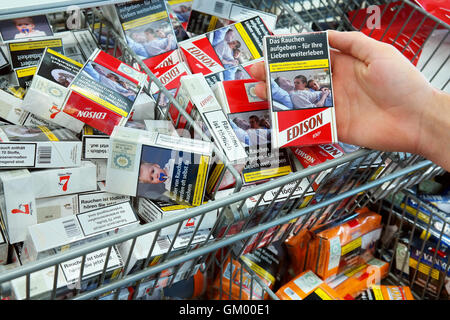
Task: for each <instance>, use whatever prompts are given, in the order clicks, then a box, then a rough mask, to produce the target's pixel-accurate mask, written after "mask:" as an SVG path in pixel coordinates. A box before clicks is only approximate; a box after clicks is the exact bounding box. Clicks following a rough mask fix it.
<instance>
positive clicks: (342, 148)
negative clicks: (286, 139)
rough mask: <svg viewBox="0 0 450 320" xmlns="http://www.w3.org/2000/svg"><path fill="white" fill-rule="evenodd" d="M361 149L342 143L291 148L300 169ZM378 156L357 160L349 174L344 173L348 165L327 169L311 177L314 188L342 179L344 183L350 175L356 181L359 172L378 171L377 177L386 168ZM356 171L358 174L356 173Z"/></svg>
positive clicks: (376, 172)
mask: <svg viewBox="0 0 450 320" xmlns="http://www.w3.org/2000/svg"><path fill="white" fill-rule="evenodd" d="M359 149H360V148H359V147H357V146H352V145H348V144H345V143H342V142H339V143H334V144H320V145H313V146H304V147H291V151H292V153H293V154H294V156H295V157H296V158H297V160H298V161H299V163H300V166H299V167H300V169H303V168H308V167H311V166H315V165H318V164H321V163H324V162H326V161H331V160H334V159H337V158H340V157H342V156H343V155H345V154H348V153H351V152H354V151H357V150H359ZM376 156H377V154H375V153H373V154H371V155H369V156H367V158H365V159H357V160H356V161H354V162H352V165H351V167H350V170H349V171H348V172H344V169H345V168H347V167H346V165H345V164H341V165H338V166H337V167H336V168H334V169H333V168H330V169H325V170H322V171H321V172H320V173H318V174H314V175H311V179H314V181H313V188H314V189H315V190H317V188H318V187H319V185H320V184H322V183H325V184H331V183H334V182H335V180H336V179H341V180H342V181H344V179H345V178H347V177H348V176H349V175H350V174H351V175H353V177H354V178H355V179H356V178H357V177H358V172H361V171H362V170H365V171H366V173H367V170H371V169H373V170H375V169H376V171H375V172H374V175H373V176H372V177H375V176H376V175H377V174H378V173H379V170H381V168H383V167H384V166H385V163H384V161H383V159H382V158H381V157H380V156H378V157H377V158H375V157H376ZM355 170H356V171H357V172H355ZM330 174H331V175H330ZM322 190H326V188H324V187H323V189H322Z"/></svg>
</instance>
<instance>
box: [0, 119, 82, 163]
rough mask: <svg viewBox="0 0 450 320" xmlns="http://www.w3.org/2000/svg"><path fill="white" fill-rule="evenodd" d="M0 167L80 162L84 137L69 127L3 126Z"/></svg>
mask: <svg viewBox="0 0 450 320" xmlns="http://www.w3.org/2000/svg"><path fill="white" fill-rule="evenodd" d="M0 141H1V142H0V151H1V154H2V157H1V158H0V168H2V169H6V168H36V169H44V168H68V167H77V166H80V165H81V141H80V140H79V139H78V138H77V137H76V135H75V134H74V133H73V132H72V131H70V130H68V129H66V128H56V127H45V126H38V127H25V126H19V125H4V126H1V127H0Z"/></svg>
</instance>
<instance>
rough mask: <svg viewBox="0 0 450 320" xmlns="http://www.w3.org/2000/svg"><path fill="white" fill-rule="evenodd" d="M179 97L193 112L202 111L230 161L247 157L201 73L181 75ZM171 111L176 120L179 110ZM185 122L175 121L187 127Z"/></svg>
mask: <svg viewBox="0 0 450 320" xmlns="http://www.w3.org/2000/svg"><path fill="white" fill-rule="evenodd" d="M176 99H177V100H178V101H179V102H180V105H181V107H182V108H184V109H185V110H186V111H187V110H191V112H192V110H194V109H195V110H196V111H197V112H198V113H200V115H201V118H202V120H203V122H204V123H205V125H206V127H207V130H208V132H209V134H210V135H211V136H212V137H213V138H214V142H215V143H216V144H217V146H218V147H219V148H220V149H221V150H222V152H223V153H224V154H225V156H226V157H227V158H228V160H229V161H231V162H236V163H239V161H242V160H244V159H245V158H246V157H247V153H246V152H245V149H244V147H243V146H242V144H241V143H240V142H239V139H238V137H237V136H236V133H235V132H234V131H233V129H232V128H231V125H230V123H229V121H228V119H227V118H226V116H225V113H224V112H223V109H222V107H221V105H220V104H219V102H218V101H217V99H216V97H215V95H214V93H213V92H212V90H211V89H210V88H209V86H208V84H207V83H206V80H205V78H204V77H203V76H202V75H201V74H193V75H189V76H184V77H182V78H181V87H180V89H179V91H178V92H177V95H176ZM169 112H170V113H171V116H172V119H177V116H178V110H176V108H175V107H174V106H172V108H171V110H170V111H169ZM183 119H184V118H183ZM182 123H183V122H182V121H180V123H179V125H178V126H177V124H175V126H176V127H177V128H184V126H183V125H182Z"/></svg>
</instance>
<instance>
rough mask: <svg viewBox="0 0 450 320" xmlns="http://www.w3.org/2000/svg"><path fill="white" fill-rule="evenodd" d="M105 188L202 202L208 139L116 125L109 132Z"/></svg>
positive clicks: (150, 196)
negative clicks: (183, 136)
mask: <svg viewBox="0 0 450 320" xmlns="http://www.w3.org/2000/svg"><path fill="white" fill-rule="evenodd" d="M110 139H111V147H110V153H109V158H108V168H107V173H106V190H107V191H109V192H112V193H117V194H124V195H129V196H134V197H136V196H137V197H144V198H148V199H153V200H175V201H177V202H180V203H185V204H190V205H193V206H198V205H200V204H202V202H203V197H204V194H205V184H206V179H207V175H208V169H209V164H210V158H211V152H212V144H211V143H210V142H206V141H201V140H193V139H188V138H182V137H174V136H168V135H163V134H160V133H157V132H150V131H145V130H138V129H133V128H126V127H116V128H115V129H114V131H113V133H112V135H111V138H110Z"/></svg>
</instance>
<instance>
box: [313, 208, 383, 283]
mask: <svg viewBox="0 0 450 320" xmlns="http://www.w3.org/2000/svg"><path fill="white" fill-rule="evenodd" d="M313 233H314V234H313V239H312V240H311V241H309V244H308V254H307V264H306V269H310V270H312V271H313V272H314V273H315V274H317V275H318V276H319V277H320V278H322V279H323V280H328V281H329V280H331V279H332V278H333V277H335V276H336V275H338V274H340V273H342V272H345V271H347V270H348V269H350V268H352V267H354V266H358V265H359V264H361V263H363V262H364V261H365V260H366V259H368V258H370V257H371V252H372V251H373V248H374V244H375V243H376V241H377V240H378V239H379V238H380V235H381V216H380V215H379V214H376V213H374V212H371V211H365V212H362V213H360V214H358V215H356V217H353V216H350V219H345V220H344V221H343V222H341V221H337V222H336V223H333V224H331V225H324V226H323V227H321V228H318V229H316V230H314V232H313Z"/></svg>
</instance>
